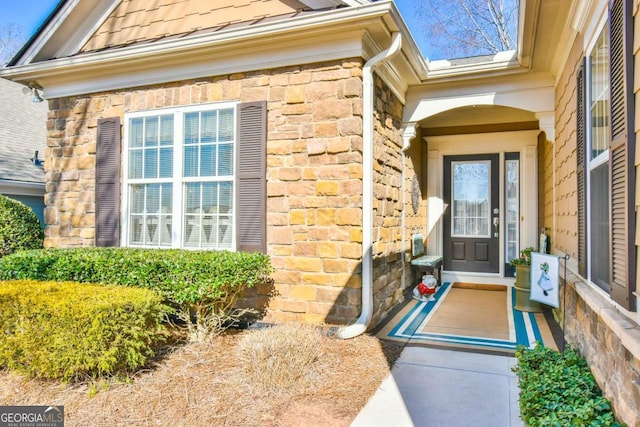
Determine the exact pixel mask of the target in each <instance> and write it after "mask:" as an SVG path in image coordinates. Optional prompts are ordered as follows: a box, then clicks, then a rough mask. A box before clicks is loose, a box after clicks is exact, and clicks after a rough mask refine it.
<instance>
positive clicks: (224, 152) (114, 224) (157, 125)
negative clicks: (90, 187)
mask: <svg viewBox="0 0 640 427" xmlns="http://www.w3.org/2000/svg"><path fill="white" fill-rule="evenodd" d="M266 106H267V104H266V102H265V101H261V102H248V103H242V104H236V103H226V104H222V103H221V104H208V105H199V106H191V107H180V108H174V109H171V110H169V109H166V110H156V111H148V112H140V113H132V114H128V115H126V117H125V126H124V132H122V129H121V125H120V119H119V118H118V117H113V118H105V119H100V120H98V127H97V137H96V147H97V148H96V237H95V241H96V246H120V245H121V244H122V245H124V246H135V247H152V248H171V247H173V248H179V247H182V248H204V249H230V250H241V251H249V252H251V251H262V252H264V251H265V250H266V129H267V109H266ZM121 133H122V134H123V135H124V139H125V141H124V144H123V150H124V151H123V154H122V158H121V157H120V137H121ZM121 168H122V172H121ZM120 176H122V177H123V184H122V187H121V186H120ZM119 188H122V199H121V197H120V191H119ZM121 206H122V210H121V208H120V207H121Z"/></svg>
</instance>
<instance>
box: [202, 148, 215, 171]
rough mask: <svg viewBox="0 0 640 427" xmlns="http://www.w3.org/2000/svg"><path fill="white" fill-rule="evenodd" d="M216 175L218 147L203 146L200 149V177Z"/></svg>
mask: <svg viewBox="0 0 640 427" xmlns="http://www.w3.org/2000/svg"><path fill="white" fill-rule="evenodd" d="M215 175H216V146H215V145H203V146H202V148H201V149H200V175H199V176H215Z"/></svg>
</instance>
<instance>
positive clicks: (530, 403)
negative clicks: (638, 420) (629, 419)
mask: <svg viewBox="0 0 640 427" xmlns="http://www.w3.org/2000/svg"><path fill="white" fill-rule="evenodd" d="M516 357H517V358H518V365H517V366H515V367H514V368H513V371H514V372H516V373H517V375H518V385H519V387H520V399H519V402H520V417H521V418H522V420H523V421H524V422H525V423H526V424H527V425H528V426H621V425H622V424H620V423H618V422H617V421H616V420H615V417H614V414H613V411H612V409H611V403H610V402H609V400H607V399H606V398H604V397H603V396H602V392H601V390H600V388H599V387H598V384H597V383H596V381H595V379H594V377H593V375H592V374H591V370H590V369H589V365H588V364H587V362H586V361H585V359H584V358H583V357H582V356H580V354H579V353H578V352H577V351H576V350H575V349H573V348H570V347H567V348H566V349H565V351H564V353H560V352H558V351H555V350H552V349H549V348H547V347H543V346H542V345H540V344H538V345H537V346H536V347H535V348H534V349H527V348H525V347H520V348H519V349H518V350H517V351H516Z"/></svg>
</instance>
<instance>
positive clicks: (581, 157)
mask: <svg viewBox="0 0 640 427" xmlns="http://www.w3.org/2000/svg"><path fill="white" fill-rule="evenodd" d="M585 62H586V60H584V59H583V61H582V64H581V65H580V69H579V70H578V74H577V82H576V88H577V97H576V99H577V108H576V120H577V123H576V139H577V141H576V157H577V165H576V171H577V174H576V175H577V179H578V272H579V273H580V275H581V276H582V277H587V195H586V190H587V187H586V182H587V181H586V179H585V177H586V168H587V163H586V159H585V145H586V141H585V135H586V129H585V126H586V120H585V112H586V108H585V102H586V81H585V78H584V73H585Z"/></svg>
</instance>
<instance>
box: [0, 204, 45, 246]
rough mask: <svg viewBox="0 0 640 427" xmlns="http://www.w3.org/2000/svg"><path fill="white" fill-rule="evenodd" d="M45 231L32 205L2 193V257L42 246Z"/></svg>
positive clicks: (0, 237)
mask: <svg viewBox="0 0 640 427" xmlns="http://www.w3.org/2000/svg"><path fill="white" fill-rule="evenodd" d="M43 240H44V231H43V230H42V226H41V225H40V221H39V220H38V217H37V216H36V214H35V213H34V212H33V210H31V208H30V207H28V206H26V205H25V204H23V203H21V202H19V201H17V200H13V199H10V198H9V197H7V196H3V195H2V194H0V258H2V257H3V256H6V255H9V254H11V253H13V252H15V251H17V250H20V249H38V248H42V242H43Z"/></svg>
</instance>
